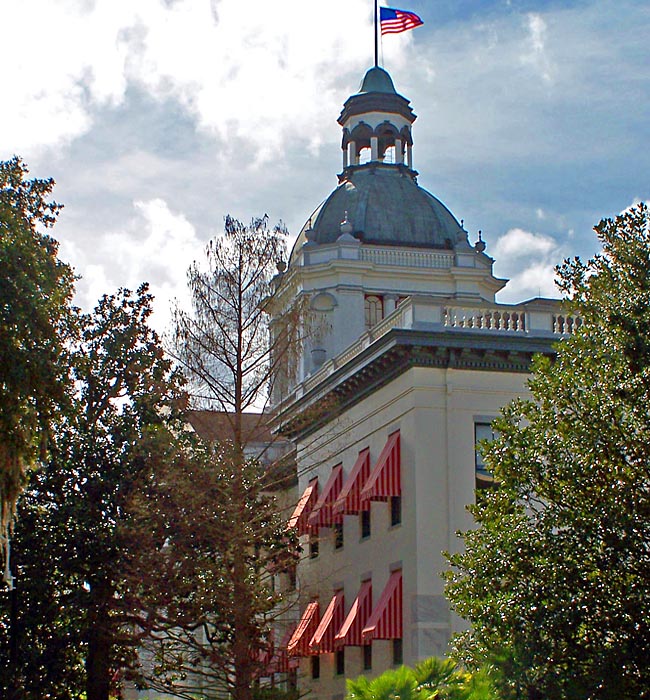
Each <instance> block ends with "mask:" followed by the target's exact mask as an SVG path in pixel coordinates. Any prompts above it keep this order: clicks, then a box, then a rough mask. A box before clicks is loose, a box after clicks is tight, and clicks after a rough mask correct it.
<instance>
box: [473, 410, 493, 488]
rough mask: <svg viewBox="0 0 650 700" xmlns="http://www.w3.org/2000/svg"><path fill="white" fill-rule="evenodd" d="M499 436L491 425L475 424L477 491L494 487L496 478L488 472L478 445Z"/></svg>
mask: <svg viewBox="0 0 650 700" xmlns="http://www.w3.org/2000/svg"><path fill="white" fill-rule="evenodd" d="M495 437H497V435H496V434H495V433H494V431H493V430H492V425H491V424H490V423H474V477H475V488H476V490H477V491H480V490H482V489H489V488H493V487H494V477H493V476H492V474H490V472H489V471H488V470H487V468H486V466H485V462H484V460H483V455H482V454H481V453H480V451H479V449H478V443H479V442H480V441H482V440H488V441H490V442H491V441H492V440H494V438H495Z"/></svg>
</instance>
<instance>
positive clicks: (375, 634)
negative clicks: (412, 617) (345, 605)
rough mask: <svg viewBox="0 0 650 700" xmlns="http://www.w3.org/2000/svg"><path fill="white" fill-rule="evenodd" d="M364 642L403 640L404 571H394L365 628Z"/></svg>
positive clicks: (363, 633)
mask: <svg viewBox="0 0 650 700" xmlns="http://www.w3.org/2000/svg"><path fill="white" fill-rule="evenodd" d="M362 636H363V639H364V641H366V642H369V641H370V640H371V639H401V638H402V571H401V569H400V570H398V571H393V573H392V574H391V575H390V578H389V579H388V583H387V584H386V587H385V588H384V590H383V592H382V594H381V597H380V598H379V602H378V603H377V606H376V607H375V609H374V610H373V611H372V615H371V616H370V619H369V620H368V622H367V623H366V626H365V627H364V628H363V631H362Z"/></svg>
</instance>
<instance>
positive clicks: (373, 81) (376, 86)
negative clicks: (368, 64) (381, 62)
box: [359, 66, 396, 93]
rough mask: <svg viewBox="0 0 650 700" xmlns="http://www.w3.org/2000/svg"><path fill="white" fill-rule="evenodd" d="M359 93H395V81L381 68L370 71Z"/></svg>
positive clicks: (377, 67)
mask: <svg viewBox="0 0 650 700" xmlns="http://www.w3.org/2000/svg"><path fill="white" fill-rule="evenodd" d="M359 92H360V93H361V92H392V93H395V92H396V91H395V86H394V85H393V79H392V78H391V77H390V75H388V73H387V72H386V71H385V70H384V69H383V68H380V67H379V66H375V67H374V68H371V69H370V70H368V72H367V73H366V74H365V76H364V77H363V80H362V82H361V87H360V88H359Z"/></svg>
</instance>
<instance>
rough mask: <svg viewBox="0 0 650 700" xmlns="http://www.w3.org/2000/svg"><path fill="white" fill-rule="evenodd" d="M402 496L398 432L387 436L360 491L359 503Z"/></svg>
mask: <svg viewBox="0 0 650 700" xmlns="http://www.w3.org/2000/svg"><path fill="white" fill-rule="evenodd" d="M401 495H402V481H401V463H400V440H399V430H396V431H395V432H394V433H392V434H391V435H389V436H388V441H387V442H386V444H385V445H384V449H383V450H382V451H381V454H380V455H379V459H378V460H377V464H376V465H375V468H374V469H373V470H372V473H371V474H370V476H369V477H368V481H367V482H366V484H365V486H364V487H363V489H362V491H361V503H362V504H363V503H364V502H367V501H387V500H388V499H389V498H391V497H392V496H401Z"/></svg>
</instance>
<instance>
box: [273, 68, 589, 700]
mask: <svg viewBox="0 0 650 700" xmlns="http://www.w3.org/2000/svg"><path fill="white" fill-rule="evenodd" d="M415 118H416V117H415V114H414V113H413V111H412V109H411V107H410V104H409V102H408V100H406V99H405V98H404V97H402V96H401V95H399V94H398V93H397V92H396V90H395V88H394V85H393V82H392V80H391V78H390V76H389V75H388V73H386V72H385V71H384V70H383V69H381V68H378V67H374V68H372V69H370V70H369V71H368V72H367V73H366V75H365V77H364V79H363V82H362V84H361V88H360V90H359V92H358V93H356V94H354V95H352V96H351V97H350V98H349V99H348V100H347V101H346V102H345V105H344V107H343V110H342V112H341V115H340V117H339V124H340V125H341V127H342V132H343V136H342V156H343V157H342V161H343V170H342V173H341V174H340V175H339V176H338V177H339V184H338V186H337V187H336V189H335V190H334V192H332V194H331V195H330V196H329V198H327V199H326V200H325V202H324V203H323V204H322V205H321V206H320V207H319V208H318V209H317V210H316V211H314V212H313V214H312V215H311V216H310V217H309V219H308V221H307V223H306V224H305V226H304V228H303V230H302V231H301V233H300V235H299V237H298V239H297V241H296V244H295V246H294V248H293V251H292V253H291V258H290V261H289V264H288V266H282V269H281V272H280V274H279V275H278V278H277V291H276V295H275V298H274V304H273V309H274V311H273V313H274V314H275V317H274V321H273V323H276V324H280V323H281V319H282V316H283V314H284V313H286V311H287V310H288V309H289V308H291V307H292V305H293V304H295V303H296V300H297V299H302V300H303V303H304V305H305V306H306V307H308V313H307V314H306V319H307V321H306V330H307V333H306V336H307V340H306V342H305V346H304V349H303V351H302V353H301V354H300V357H299V358H298V359H297V360H296V361H291V362H289V361H288V362H287V365H286V366H285V368H284V370H283V380H282V381H279V382H277V385H276V387H275V390H274V392H275V393H274V397H273V399H274V404H275V411H276V426H275V427H276V430H277V431H279V432H280V433H281V434H283V435H284V436H286V437H287V438H288V439H290V440H291V441H293V442H294V443H295V445H296V448H297V452H296V459H297V472H298V493H299V495H300V499H299V501H298V503H297V505H296V507H295V509H293V512H292V514H291V518H290V521H289V526H290V527H295V528H296V529H297V531H298V533H299V534H300V537H301V544H302V548H303V557H302V560H301V562H300V564H299V566H298V572H297V586H298V592H299V600H300V605H299V609H298V610H297V611H296V614H295V616H294V617H295V619H294V620H293V623H294V624H293V626H292V627H291V628H290V632H289V633H288V634H287V635H286V636H285V640H284V648H283V650H282V653H283V654H284V655H286V658H287V659H288V660H289V661H290V662H291V664H292V666H294V667H297V669H298V684H299V687H300V688H301V690H309V691H311V694H312V695H311V696H312V697H316V698H327V699H329V698H332V700H334V699H336V698H341V697H342V696H343V694H344V692H345V678H346V677H356V676H357V675H359V674H361V673H368V674H372V675H378V674H379V673H381V672H382V671H384V670H386V669H387V668H391V667H392V666H394V665H400V664H402V663H406V664H412V663H414V662H416V661H417V660H419V659H422V658H426V657H428V656H432V655H438V656H442V655H444V654H445V652H446V650H447V646H448V642H449V639H450V637H451V635H452V634H453V633H454V632H455V631H458V630H460V629H462V625H463V623H462V621H461V620H459V619H456V618H455V617H454V616H453V615H452V614H451V613H450V610H449V607H448V604H447V602H446V600H445V598H444V595H443V581H442V579H441V577H440V574H441V572H442V571H443V570H444V569H445V568H446V564H445V559H444V555H443V552H444V551H454V550H456V549H457V547H458V540H457V538H456V536H455V532H456V531H457V530H459V529H467V528H468V527H471V518H470V516H469V514H468V512H467V510H466V506H467V505H468V504H470V503H473V502H474V500H475V496H476V490H477V489H481V488H485V487H489V486H490V483H491V477H490V475H489V474H488V473H487V472H486V471H485V469H484V468H483V464H482V461H481V459H480V456H478V455H477V453H476V449H475V445H476V441H477V440H478V439H483V438H489V437H490V434H491V428H490V422H491V421H492V420H493V419H494V418H495V417H496V416H497V415H498V413H499V410H500V408H501V407H502V406H504V405H505V404H506V403H508V402H509V401H511V400H512V399H513V398H515V397H518V396H522V395H524V394H525V392H526V379H527V374H528V372H529V368H530V362H531V359H532V356H533V355H534V354H535V353H545V354H552V353H553V343H554V342H555V341H556V340H557V339H558V337H559V335H561V334H562V333H568V332H570V331H571V330H572V325H573V323H574V319H572V318H570V317H566V316H564V315H562V313H561V310H560V308H559V306H558V303H557V302H556V301H553V300H546V299H534V300H530V301H527V302H524V303H521V304H518V305H506V304H498V303H496V302H495V294H496V292H498V291H499V290H500V289H502V288H503V286H504V284H505V280H501V279H498V278H496V277H495V276H494V275H493V271H492V264H493V260H492V259H491V258H490V257H489V256H488V255H486V253H485V244H484V242H483V241H482V240H481V238H480V236H479V239H478V240H477V241H476V242H475V243H474V244H473V245H472V244H470V242H469V240H468V235H467V232H466V231H465V230H464V228H463V226H462V223H459V222H458V221H457V220H456V219H455V217H454V216H453V215H452V214H451V213H450V212H449V210H448V209H447V208H446V207H445V206H444V205H443V204H442V202H440V200H438V199H437V198H436V197H434V196H433V195H431V194H430V193H429V192H427V191H425V190H424V189H422V188H421V187H419V185H418V184H417V172H416V171H415V169H414V152H413V138H412V127H413V122H414V121H415ZM575 322H578V321H575ZM273 323H272V327H273Z"/></svg>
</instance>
